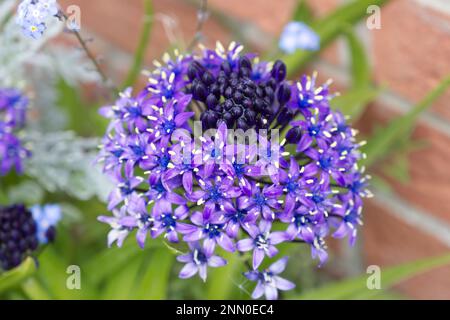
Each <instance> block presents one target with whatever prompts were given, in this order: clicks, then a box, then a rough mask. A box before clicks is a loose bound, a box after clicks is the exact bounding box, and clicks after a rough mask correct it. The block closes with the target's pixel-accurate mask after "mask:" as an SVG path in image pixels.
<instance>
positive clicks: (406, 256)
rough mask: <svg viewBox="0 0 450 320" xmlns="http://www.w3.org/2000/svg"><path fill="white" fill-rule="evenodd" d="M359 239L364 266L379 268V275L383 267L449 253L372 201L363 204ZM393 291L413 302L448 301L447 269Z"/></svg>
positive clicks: (448, 282) (404, 283)
mask: <svg viewBox="0 0 450 320" xmlns="http://www.w3.org/2000/svg"><path fill="white" fill-rule="evenodd" d="M363 237H364V239H363V242H364V252H365V256H366V262H367V265H372V264H375V265H379V266H380V267H381V268H382V269H381V271H382V272H383V267H388V266H395V265H398V264H401V263H407V262H412V261H415V260H418V259H421V258H426V257H435V256H440V255H443V254H445V253H448V252H449V248H448V247H447V246H445V245H444V244H442V243H440V242H439V241H438V240H437V239H436V238H434V237H432V236H430V235H428V234H425V233H424V232H422V231H420V230H417V229H416V228H415V227H413V226H411V225H409V224H406V223H405V222H403V221H401V220H399V219H397V218H396V217H394V216H392V215H391V214H390V213H389V211H388V209H386V208H384V207H383V206H381V205H379V204H376V203H375V201H368V202H367V203H366V207H365V209H364V226H363ZM381 275H382V277H383V273H382V274H381ZM382 279H383V278H382ZM382 285H383V283H382ZM396 288H397V289H398V290H400V292H402V293H403V294H406V295H407V296H408V297H411V298H414V299H450V266H445V267H441V268H438V269H434V270H432V271H430V272H427V273H424V274H421V275H418V276H416V277H414V278H412V279H408V280H406V281H404V282H402V283H401V284H400V285H398V286H397V287H396Z"/></svg>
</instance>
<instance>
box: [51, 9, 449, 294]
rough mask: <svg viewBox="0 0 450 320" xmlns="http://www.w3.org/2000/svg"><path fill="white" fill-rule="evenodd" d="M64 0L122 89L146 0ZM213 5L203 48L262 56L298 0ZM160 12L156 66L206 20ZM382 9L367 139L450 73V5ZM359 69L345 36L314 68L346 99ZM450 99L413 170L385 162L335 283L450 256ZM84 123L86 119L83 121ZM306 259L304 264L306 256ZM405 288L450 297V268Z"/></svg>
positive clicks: (343, 251) (423, 119)
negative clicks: (240, 45)
mask: <svg viewBox="0 0 450 320" xmlns="http://www.w3.org/2000/svg"><path fill="white" fill-rule="evenodd" d="M60 2H61V4H62V6H63V7H65V6H68V5H71V4H75V5H78V6H80V7H81V14H82V16H81V23H82V25H81V27H82V28H81V32H82V33H83V34H84V35H88V36H89V37H91V38H92V39H93V40H94V41H92V42H91V43H90V45H91V46H92V47H93V48H94V50H95V51H96V52H97V53H98V54H99V55H100V56H101V57H102V58H103V61H102V65H103V66H105V68H106V72H107V73H108V74H109V75H111V76H112V77H113V78H115V80H116V81H117V83H118V82H119V80H120V79H123V77H124V75H125V74H126V72H127V70H128V68H129V66H130V64H131V62H132V53H133V52H134V51H135V48H136V46H137V43H138V41H139V36H140V30H141V25H142V23H143V21H144V19H145V17H144V10H143V1H141V0H95V1H92V0H64V1H62V0H61V1H60ZM208 2H209V6H210V9H211V10H212V15H211V16H210V19H209V20H208V21H207V23H206V25H205V28H204V35H205V38H204V39H203V41H202V42H204V43H206V44H207V45H210V46H212V45H214V43H215V42H216V40H219V41H221V42H224V43H228V42H229V41H230V40H231V39H236V38H238V39H243V40H244V41H245V42H246V43H245V44H246V45H247V48H246V50H247V51H250V50H254V51H257V52H262V51H267V49H270V46H273V45H274V43H276V39H277V37H278V36H279V34H280V32H281V30H282V28H283V26H284V25H285V24H286V23H287V22H288V21H289V20H290V19H291V17H292V14H293V11H294V8H295V7H296V4H297V1H296V0H245V1H243V0H209V1H208ZM346 2H348V1H345V0H313V1H309V2H308V3H309V5H310V6H311V7H312V9H313V15H314V16H315V17H317V18H320V17H323V16H325V15H326V14H327V13H329V12H331V11H332V10H333V9H335V8H336V7H337V6H339V5H342V4H343V3H346ZM153 6H154V15H153V19H154V26H153V29H152V34H151V43H150V46H149V49H148V50H147V54H146V59H145V61H146V67H148V68H151V62H152V60H153V59H155V58H160V56H161V55H162V53H164V52H165V51H166V50H168V49H169V48H170V47H171V46H173V45H174V44H179V42H180V41H182V39H184V40H185V41H186V42H189V40H190V39H191V38H192V37H193V34H194V31H195V25H196V19H197V2H196V1H189V0H154V1H153ZM381 12H382V13H381V29H379V30H369V29H368V28H367V27H366V21H365V20H362V21H361V23H360V24H359V25H358V26H357V28H356V30H357V33H358V36H359V37H360V39H362V40H363V43H364V46H365V48H366V50H367V53H368V54H367V56H368V59H369V62H370V64H371V65H372V68H373V76H372V77H373V79H372V80H373V81H374V83H375V84H376V85H378V86H380V87H383V88H384V90H383V91H382V92H381V94H380V95H379V96H378V98H377V99H376V101H375V102H372V103H371V104H370V106H369V107H368V108H367V109H366V110H365V112H364V114H363V116H362V117H361V118H360V120H359V121H358V127H359V128H360V129H361V131H362V132H363V133H370V132H372V130H374V129H376V128H375V127H376V125H375V124H378V125H379V123H384V122H386V121H388V120H390V119H392V118H393V117H394V116H397V115H399V114H403V113H405V112H406V111H407V110H410V109H411V108H412V106H413V105H414V104H415V103H417V102H419V101H420V100H421V99H423V98H424V97H425V95H426V94H427V93H428V92H429V91H430V90H432V89H433V88H434V87H436V86H437V85H438V83H439V82H440V81H441V80H442V79H443V78H444V77H446V76H448V75H449V73H450V59H449V57H450V2H449V1H448V0H392V1H390V2H389V3H388V4H387V5H385V7H383V9H382V11H381ZM64 41H67V39H65V40H64ZM248 46H250V47H248ZM269 51H270V50H269ZM349 63H350V54H349V51H348V46H347V45H346V43H345V39H338V40H337V41H335V42H334V43H333V44H332V45H331V46H330V47H329V48H327V49H326V50H325V51H324V52H323V53H322V54H321V55H320V57H319V58H318V59H316V60H315V61H314V63H313V64H312V65H310V68H308V69H307V70H304V71H305V72H311V71H312V70H317V71H319V75H320V78H321V79H322V80H323V79H325V80H326V79H327V78H333V79H334V80H335V82H334V84H333V86H332V88H333V89H334V90H336V91H341V92H345V90H346V88H347V87H348V86H349V85H350V81H351V80H350V78H349V69H350V65H349ZM143 81H144V79H143ZM88 89H89V88H88ZM87 92H88V98H89V99H94V100H95V99H96V98H98V97H96V95H98V94H97V93H95V92H94V90H87ZM449 99H450V91H449V90H447V92H446V94H444V95H443V97H441V98H440V99H439V100H438V101H437V102H435V103H434V105H433V106H432V108H429V109H428V111H426V112H425V113H423V114H421V116H420V121H419V123H418V126H417V129H416V130H415V132H414V138H415V140H416V141H417V142H418V143H420V146H418V147H417V148H415V149H414V150H412V151H411V152H408V155H407V157H405V159H404V160H406V159H408V160H409V163H408V162H406V161H404V160H403V162H404V166H401V167H399V166H396V167H392V168H391V170H390V171H389V170H388V169H389V168H388V169H386V167H383V168H381V167H380V168H377V166H376V165H375V171H376V172H377V173H378V174H380V175H381V176H382V177H384V178H385V181H388V182H389V186H388V185H385V187H384V188H377V189H376V190H374V193H375V197H374V198H373V199H371V200H369V201H366V206H365V209H364V215H365V218H364V226H363V227H362V230H361V231H362V232H361V235H362V237H361V238H360V239H359V241H358V246H357V247H356V248H351V249H350V248H348V246H347V242H346V241H340V242H339V243H337V242H336V243H334V242H333V243H332V244H331V247H332V248H333V250H334V254H333V255H334V258H332V259H331V262H330V263H329V264H328V265H327V266H326V267H325V272H326V274H327V275H326V278H340V277H347V276H352V275H357V274H361V273H364V272H365V270H366V267H367V266H368V265H372V264H374V265H379V266H381V267H382V270H383V267H387V266H392V265H397V264H400V263H404V262H409V261H413V260H416V259H419V258H424V257H431V256H437V255H441V254H443V253H446V252H447V253H448V252H449V248H450V199H449V197H450V170H449V164H450V105H449V102H448V101H449ZM79 112H80V113H82V112H83V111H82V110H81V111H79ZM78 119H79V120H80V117H78ZM80 121H83V118H82V117H81V120H80ZM369 143H370V141H369ZM378 189H379V190H378ZM81 210H89V211H90V212H91V213H90V214H91V215H92V217H93V218H92V221H93V223H95V222H94V221H95V220H94V219H95V217H94V216H95V215H96V214H101V213H103V212H105V211H106V210H105V209H104V208H102V206H101V205H97V206H95V207H88V206H86V207H85V208H81ZM93 211H96V212H93ZM96 228H98V229H101V230H102V232H103V233H104V236H105V237H106V231H107V230H106V229H107V228H106V227H103V226H96ZM72 231H73V236H75V237H76V236H77V234H78V233H80V232H81V233H82V232H83V230H77V229H76V230H72ZM63 245H66V246H67V245H68V244H67V243H66V244H63ZM63 245H61V246H63ZM72 246H76V244H72ZM336 257H338V258H336ZM47 258H48V257H47ZM155 258H157V257H155ZM298 259H302V258H301V257H300V256H299V258H298ZM305 259H309V257H307V256H306V257H305ZM74 260H75V261H74V262H76V259H74ZM162 263H164V261H162ZM99 268H101V266H99ZM161 268H162V267H161ZM157 270H158V269H157ZM291 272H292V271H291ZM317 272H319V273H320V272H324V271H317ZM173 277H175V274H174V275H173ZM303 277H306V278H307V277H308V275H307V274H306V275H305V274H304V275H303ZM299 278H301V275H299ZM302 281H304V283H303V284H304V285H305V286H307V285H308V284H307V282H308V279H303V280H302ZM117 285H119V284H117ZM310 285H311V284H310ZM117 288H119V287H116V289H117ZM172 289H174V288H172ZM395 289H396V291H397V292H398V293H399V294H400V295H401V296H404V297H408V298H415V299H426V298H428V299H431V298H437V299H450V267H442V268H438V269H435V270H433V271H431V272H427V273H424V274H422V275H419V276H416V277H414V278H413V279H409V280H407V281H404V282H402V283H401V284H400V285H398V286H396V287H395ZM111 290H113V289H111ZM175 290H176V288H175ZM173 296H174V297H180V296H177V295H176V294H175V295H173ZM181 297H183V296H181Z"/></svg>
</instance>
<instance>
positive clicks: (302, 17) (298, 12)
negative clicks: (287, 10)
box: [292, 0, 313, 24]
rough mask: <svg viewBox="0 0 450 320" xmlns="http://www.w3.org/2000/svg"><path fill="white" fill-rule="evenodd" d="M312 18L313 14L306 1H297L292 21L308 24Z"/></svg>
mask: <svg viewBox="0 0 450 320" xmlns="http://www.w3.org/2000/svg"><path fill="white" fill-rule="evenodd" d="M312 18H313V12H312V10H311V7H310V6H309V4H308V1H307V0H298V2H297V7H296V8H295V11H294V14H293V15H292V20H295V21H302V22H305V23H307V24H310V23H311V21H312Z"/></svg>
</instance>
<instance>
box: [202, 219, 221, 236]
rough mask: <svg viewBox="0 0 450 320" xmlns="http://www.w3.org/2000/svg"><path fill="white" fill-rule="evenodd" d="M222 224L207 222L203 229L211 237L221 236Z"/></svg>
mask: <svg viewBox="0 0 450 320" xmlns="http://www.w3.org/2000/svg"><path fill="white" fill-rule="evenodd" d="M222 227H223V226H222V225H221V224H209V223H208V224H207V225H206V226H205V228H204V229H203V231H204V232H205V233H206V234H207V235H208V237H209V238H211V239H213V238H216V237H218V236H220V231H221V230H222Z"/></svg>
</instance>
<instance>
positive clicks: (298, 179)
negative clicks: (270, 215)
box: [280, 157, 317, 213]
mask: <svg viewBox="0 0 450 320" xmlns="http://www.w3.org/2000/svg"><path fill="white" fill-rule="evenodd" d="M316 173H317V168H316V166H314V165H312V164H307V165H305V166H302V167H301V168H300V166H299V164H298V162H297V160H296V159H295V158H294V157H291V158H290V162H289V168H288V170H287V172H285V171H284V170H282V171H280V185H281V186H283V192H284V193H285V194H286V200H285V207H284V212H285V213H290V212H291V211H292V210H293V209H294V207H295V203H296V201H297V200H298V197H299V196H301V195H304V194H305V192H306V189H307V186H308V185H310V184H311V183H313V182H314V181H315V179H313V177H314V175H315V174H316Z"/></svg>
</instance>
